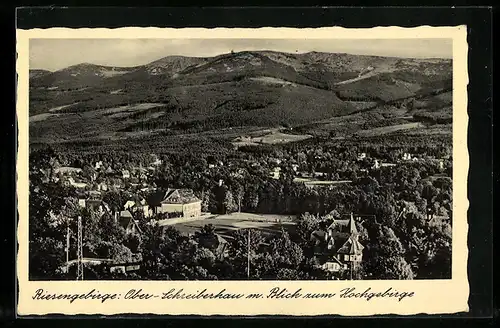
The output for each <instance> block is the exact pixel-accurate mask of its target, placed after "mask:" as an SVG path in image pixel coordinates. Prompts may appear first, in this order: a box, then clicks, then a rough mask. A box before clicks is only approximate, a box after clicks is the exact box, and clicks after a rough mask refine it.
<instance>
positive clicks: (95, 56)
mask: <svg viewBox="0 0 500 328" xmlns="http://www.w3.org/2000/svg"><path fill="white" fill-rule="evenodd" d="M231 50H233V51H235V52H238V51H244V50H273V51H282V52H289V53H305V52H309V51H318V52H340V53H350V54H356V55H375V56H392V57H406V58H452V56H453V54H452V39H355V40H353V39H305V40H304V39H32V40H30V69H46V70H50V71H56V70H59V69H62V68H65V67H68V66H71V65H76V64H81V63H91V64H97V65H106V66H120V67H130V66H138V65H144V64H147V63H150V62H152V61H154V60H157V59H160V58H163V57H166V56H171V55H180V56H193V57H211V56H216V55H220V54H223V53H229V52H231Z"/></svg>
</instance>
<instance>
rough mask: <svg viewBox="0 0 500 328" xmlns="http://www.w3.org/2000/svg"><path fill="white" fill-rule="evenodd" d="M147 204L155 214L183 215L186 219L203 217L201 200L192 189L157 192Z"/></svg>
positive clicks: (149, 198)
mask: <svg viewBox="0 0 500 328" xmlns="http://www.w3.org/2000/svg"><path fill="white" fill-rule="evenodd" d="M147 202H148V205H149V206H150V208H152V209H153V211H154V212H155V213H182V216H183V217H185V218H191V217H198V216H201V200H200V199H199V198H198V197H196V196H195V195H194V193H193V191H192V190H191V189H171V188H169V189H167V191H157V192H154V193H153V194H151V195H150V197H148V200H147Z"/></svg>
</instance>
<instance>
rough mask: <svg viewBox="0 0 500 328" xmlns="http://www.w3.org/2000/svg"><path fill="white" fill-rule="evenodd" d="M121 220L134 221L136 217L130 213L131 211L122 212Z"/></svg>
mask: <svg viewBox="0 0 500 328" xmlns="http://www.w3.org/2000/svg"><path fill="white" fill-rule="evenodd" d="M120 218H130V219H133V218H134V217H133V216H132V213H130V211H121V212H120Z"/></svg>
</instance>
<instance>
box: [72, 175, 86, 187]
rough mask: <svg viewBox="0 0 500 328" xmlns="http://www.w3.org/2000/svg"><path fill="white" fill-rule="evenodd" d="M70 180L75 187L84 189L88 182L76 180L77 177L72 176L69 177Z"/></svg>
mask: <svg viewBox="0 0 500 328" xmlns="http://www.w3.org/2000/svg"><path fill="white" fill-rule="evenodd" d="M68 182H69V184H70V185H72V186H73V187H75V188H79V189H83V188H85V187H87V184H86V183H85V182H76V181H75V179H73V178H72V177H70V178H69V179H68Z"/></svg>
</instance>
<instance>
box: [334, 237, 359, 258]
mask: <svg viewBox="0 0 500 328" xmlns="http://www.w3.org/2000/svg"><path fill="white" fill-rule="evenodd" d="M363 249H364V246H363V245H361V243H360V242H359V241H358V237H357V235H356V234H353V235H351V236H350V237H349V238H348V239H347V240H346V242H345V243H344V245H342V247H340V248H339V249H338V251H337V253H339V254H348V255H359V254H361V253H362V252H363Z"/></svg>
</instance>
